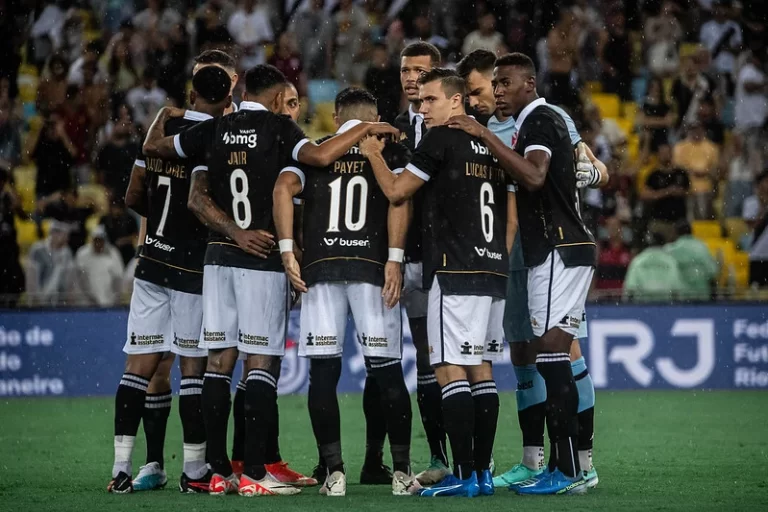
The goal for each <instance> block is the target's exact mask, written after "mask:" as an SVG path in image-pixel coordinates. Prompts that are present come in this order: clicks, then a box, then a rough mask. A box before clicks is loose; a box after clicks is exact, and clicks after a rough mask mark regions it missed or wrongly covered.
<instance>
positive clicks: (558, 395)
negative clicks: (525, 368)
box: [536, 352, 579, 477]
mask: <svg viewBox="0 0 768 512" xmlns="http://www.w3.org/2000/svg"><path fill="white" fill-rule="evenodd" d="M536 368H537V369H538V370H539V373H541V376H542V377H543V378H544V382H545V383H546V385H547V431H548V432H549V438H550V441H551V443H552V445H551V446H550V461H552V452H554V458H555V459H556V461H555V463H556V465H557V468H558V469H560V471H562V472H563V474H565V475H566V476H569V477H574V476H576V475H577V474H578V473H579V457H578V453H577V451H576V450H577V449H576V437H577V436H578V433H579V424H578V416H577V414H578V412H577V411H578V404H579V394H578V392H577V391H576V383H575V381H574V380H573V372H571V358H570V356H569V355H568V354H567V353H565V352H558V353H541V354H539V355H538V356H537V357H536Z"/></svg>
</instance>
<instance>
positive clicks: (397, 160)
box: [382, 142, 411, 174]
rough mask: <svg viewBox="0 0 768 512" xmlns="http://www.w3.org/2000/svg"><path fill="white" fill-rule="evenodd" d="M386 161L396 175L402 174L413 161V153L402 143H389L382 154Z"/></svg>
mask: <svg viewBox="0 0 768 512" xmlns="http://www.w3.org/2000/svg"><path fill="white" fill-rule="evenodd" d="M382 156H383V157H384V161H385V162H387V166H388V167H389V168H390V169H391V170H392V172H393V173H395V174H400V173H401V172H403V169H405V166H406V165H408V162H410V161H411V152H410V151H409V150H408V148H407V147H405V145H403V144H401V143H399V142H398V143H389V144H387V145H386V146H384V151H383V152H382Z"/></svg>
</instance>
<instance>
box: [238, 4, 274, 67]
mask: <svg viewBox="0 0 768 512" xmlns="http://www.w3.org/2000/svg"><path fill="white" fill-rule="evenodd" d="M258 4H260V2H257V1H256V0H241V1H240V5H239V7H238V8H237V10H236V11H235V12H234V13H233V14H232V16H231V17H230V18H229V22H228V23H227V29H228V30H229V34H230V35H231V36H232V39H233V40H234V41H235V42H236V43H237V44H238V45H240V47H241V48H242V51H243V54H242V56H241V57H240V69H241V70H246V69H250V68H252V67H253V66H256V65H258V64H264V63H265V62H266V56H265V53H264V46H265V45H266V44H268V43H271V42H272V41H273V40H274V39H275V35H274V33H273V32H272V25H270V23H269V10H268V6H267V5H263V4H262V5H258Z"/></svg>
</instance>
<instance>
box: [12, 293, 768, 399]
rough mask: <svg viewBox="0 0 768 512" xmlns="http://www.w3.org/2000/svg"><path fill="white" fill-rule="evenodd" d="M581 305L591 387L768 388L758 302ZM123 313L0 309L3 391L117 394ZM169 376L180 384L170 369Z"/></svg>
mask: <svg viewBox="0 0 768 512" xmlns="http://www.w3.org/2000/svg"><path fill="white" fill-rule="evenodd" d="M587 313H588V315H587V316H588V319H589V341H587V342H585V343H582V348H583V352H584V355H585V357H586V359H587V364H588V367H589V370H590V373H591V374H592V379H593V380H594V383H595V387H597V388H601V389H646V388H647V389H690V388H693V389H737V388H768V307H766V306H765V305H759V304H755V305H743V304H740V305H734V304H720V305H717V304H715V305H701V306H637V305H632V306H629V305H627V306H590V307H588V310H587ZM127 316H128V315H127V311H126V310H122V309H111V310H51V311H19V312H9V311H0V397H9V396H57V395H58V396H87V395H110V394H112V393H114V391H115V389H116V386H117V383H118V381H119V380H120V376H121V375H122V372H123V366H124V364H125V356H124V354H123V353H122V346H123V343H124V342H125V336H126V330H125V326H126V321H127ZM405 325H407V322H406V323H405ZM298 335H299V314H298V311H293V312H292V314H291V320H290V325H289V335H288V347H287V350H286V356H285V358H284V359H283V368H282V376H281V378H280V383H279V392H280V394H289V393H305V392H306V390H307V386H308V376H307V371H308V364H307V361H306V360H305V359H302V358H300V357H298V345H297V344H298V341H299V340H298ZM356 340H357V336H356V334H355V331H354V327H353V326H352V325H351V324H350V325H349V326H348V327H347V343H345V353H344V373H343V374H342V377H341V382H340V383H339V391H340V392H358V391H360V390H362V388H363V383H364V381H365V365H364V361H363V356H362V352H361V351H360V347H359V345H358V343H357V342H356ZM403 368H404V371H405V375H406V379H407V383H408V387H409V389H411V390H412V391H413V390H415V388H416V351H415V349H414V348H413V344H412V343H411V341H410V334H409V333H408V331H407V329H406V340H405V346H404V350H403ZM494 375H495V376H496V380H497V383H498V387H499V389H500V390H513V389H515V386H516V380H515V377H514V372H513V370H512V365H511V363H510V362H509V361H508V360H507V361H505V362H504V363H502V364H497V365H496V366H495V367H494ZM238 376H239V368H238V370H237V373H236V377H238ZM174 377H175V380H176V382H178V372H177V370H174ZM235 381H236V379H235ZM233 385H234V382H233Z"/></svg>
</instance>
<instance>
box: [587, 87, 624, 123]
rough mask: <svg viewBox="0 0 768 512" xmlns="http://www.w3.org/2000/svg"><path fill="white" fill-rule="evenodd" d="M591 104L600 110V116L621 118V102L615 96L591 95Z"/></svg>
mask: <svg viewBox="0 0 768 512" xmlns="http://www.w3.org/2000/svg"><path fill="white" fill-rule="evenodd" d="M592 103H594V104H595V106H596V107H597V108H598V109H599V110H600V115H601V116H603V117H611V118H615V117H620V116H621V101H620V100H619V97H618V96H617V95H615V94H603V93H597V94H593V95H592Z"/></svg>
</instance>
